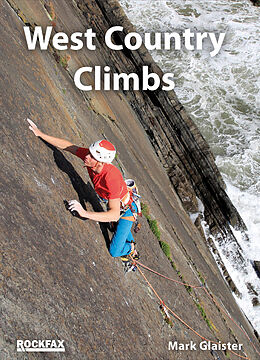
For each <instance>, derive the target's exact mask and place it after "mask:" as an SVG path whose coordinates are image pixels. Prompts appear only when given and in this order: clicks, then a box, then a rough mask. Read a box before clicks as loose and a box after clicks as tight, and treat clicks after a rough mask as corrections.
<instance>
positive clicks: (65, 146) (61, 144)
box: [27, 119, 78, 155]
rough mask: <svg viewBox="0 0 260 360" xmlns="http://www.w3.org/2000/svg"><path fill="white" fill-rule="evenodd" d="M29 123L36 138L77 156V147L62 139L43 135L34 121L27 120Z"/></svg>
mask: <svg viewBox="0 0 260 360" xmlns="http://www.w3.org/2000/svg"><path fill="white" fill-rule="evenodd" d="M27 121H28V123H29V124H30V126H29V129H30V130H32V132H33V133H34V135H35V136H37V137H40V138H42V139H43V140H45V141H46V142H47V143H49V144H51V145H53V146H55V147H58V148H59V149H61V150H65V151H69V152H71V153H72V154H74V155H75V154H76V151H77V150H78V146H77V145H74V144H72V143H71V142H70V141H68V140H65V139H60V138H56V137H54V136H50V135H47V134H45V133H43V132H42V131H41V130H40V129H38V127H37V126H36V125H35V123H34V122H33V121H32V120H30V119H27Z"/></svg>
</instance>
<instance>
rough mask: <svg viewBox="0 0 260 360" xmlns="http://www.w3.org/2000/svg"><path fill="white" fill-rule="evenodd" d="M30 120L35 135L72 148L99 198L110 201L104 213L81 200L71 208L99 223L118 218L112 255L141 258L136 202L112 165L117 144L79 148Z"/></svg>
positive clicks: (71, 151) (57, 145)
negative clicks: (136, 239) (136, 240)
mask: <svg viewBox="0 0 260 360" xmlns="http://www.w3.org/2000/svg"><path fill="white" fill-rule="evenodd" d="M27 121H28V123H29V129H30V130H31V131H32V132H33V133H34V135H35V136H37V137H40V138H42V139H43V140H45V141H46V142H48V143H49V144H51V145H53V146H55V147H57V148H59V149H61V150H65V151H69V152H70V153H72V154H73V155H76V156H77V157H79V158H80V159H82V160H83V161H84V164H85V165H84V167H86V168H87V170H88V173H89V177H90V179H91V181H92V183H93V186H94V189H95V191H96V193H97V195H98V197H99V198H100V199H101V200H102V201H105V202H106V203H107V209H108V210H107V211H104V212H94V211H86V210H85V209H83V207H82V206H81V204H80V203H79V202H78V201H77V200H70V201H69V210H70V211H71V212H72V211H77V213H78V214H79V215H80V217H82V218H87V219H91V220H94V221H98V222H114V221H115V222H117V221H118V225H117V228H116V231H115V233H114V235H113V238H112V240H111V243H110V247H109V252H110V254H111V256H113V257H118V256H121V257H125V256H128V257H129V255H131V256H132V257H133V258H137V257H138V253H137V251H136V249H135V246H134V244H135V243H134V238H133V235H132V233H131V228H132V225H133V222H134V221H135V213H137V207H136V204H135V203H134V202H132V203H131V197H130V195H129V192H128V189H127V186H126V183H125V181H124V179H123V176H122V174H121V172H120V170H119V169H118V168H117V167H115V166H114V165H112V164H111V163H112V161H113V160H114V158H115V155H116V149H115V147H114V145H113V144H111V142H109V141H107V140H99V141H96V142H94V143H93V144H91V145H90V146H89V148H84V147H79V146H76V145H74V144H72V143H71V142H70V141H68V140H65V139H60V138H56V137H53V136H50V135H47V134H45V133H43V132H42V131H41V130H40V129H39V128H38V127H37V126H36V125H35V123H34V122H33V121H32V120H30V119H27ZM122 213H123V215H122ZM120 214H121V216H120Z"/></svg>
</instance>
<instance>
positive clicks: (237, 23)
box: [120, 0, 260, 333]
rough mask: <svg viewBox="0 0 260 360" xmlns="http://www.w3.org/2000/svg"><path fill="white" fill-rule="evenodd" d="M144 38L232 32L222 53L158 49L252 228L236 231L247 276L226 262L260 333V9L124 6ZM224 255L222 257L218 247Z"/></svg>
mask: <svg viewBox="0 0 260 360" xmlns="http://www.w3.org/2000/svg"><path fill="white" fill-rule="evenodd" d="M120 3H121V5H122V6H123V8H124V10H125V12H126V14H127V16H128V17H129V19H130V21H131V22H132V23H133V24H134V25H135V27H136V31H137V32H139V33H140V34H144V33H145V32H151V33H155V32H162V33H164V32H176V31H177V32H179V33H182V32H183V31H184V30H185V29H187V28H189V29H191V30H192V31H193V32H201V33H202V32H214V33H216V34H218V33H220V32H225V33H226V36H225V40H224V44H223V46H222V48H221V50H220V52H219V53H218V54H217V55H216V56H215V57H211V56H210V54H209V53H210V51H212V46H211V44H210V43H209V42H208V43H207V42H206V43H205V44H204V46H203V49H202V50H194V51H188V50H185V49H183V48H182V49H181V50H180V51H176V50H174V49H173V50H167V51H166V50H153V51H151V54H152V56H153V58H154V60H155V61H156V62H157V63H158V64H159V66H160V67H161V68H162V69H163V71H164V72H171V73H174V80H175V92H176V94H177V96H178V98H179V100H180V101H181V103H182V104H183V105H184V107H185V108H186V110H187V112H188V113H189V114H190V116H191V117H192V118H193V120H194V121H195V123H196V124H197V126H198V127H199V129H200V131H201V133H202V134H203V136H204V137H205V139H206V141H207V142H208V144H209V145H210V147H211V149H212V151H213V153H214V155H215V158H216V164H217V166H218V168H219V169H220V171H221V173H222V176H223V178H224V181H225V183H226V185H227V193H228V195H229V197H230V198H231V201H232V202H233V204H234V205H235V207H236V208H237V209H238V211H239V213H240V215H241V216H242V218H243V220H244V222H245V224H246V226H247V228H248V236H249V242H247V241H245V240H244V239H243V237H242V236H241V234H240V233H239V232H237V231H235V230H233V232H234V234H235V236H236V238H237V240H238V241H239V243H240V245H241V247H242V249H243V252H244V256H245V258H246V259H247V260H248V262H247V269H243V270H247V271H246V272H247V275H245V272H244V271H243V272H242V271H239V268H238V267H237V266H236V264H234V263H232V258H228V259H227V258H225V256H224V255H223V261H224V263H225V265H226V267H227V269H228V271H229V272H230V274H231V275H232V278H233V280H234V282H235V283H236V286H237V287H238V289H239V291H240V292H241V293H242V297H241V298H236V300H237V302H238V303H239V305H240V306H241V308H242V309H243V311H244V312H245V314H246V315H247V317H248V318H249V320H250V321H251V322H252V324H253V326H254V327H255V329H256V330H257V331H258V332H259V333H260V306H257V307H253V305H252V294H251V295H250V294H249V293H248V288H247V286H246V283H247V282H248V281H249V282H250V283H251V284H252V285H253V286H254V287H255V289H256V290H257V291H258V292H259V293H260V281H259V279H258V278H257V276H256V274H255V272H254V270H253V268H252V265H251V261H253V260H258V261H260V91H259V89H260V20H259V19H260V8H257V7H255V6H253V5H252V3H251V2H250V1H249V0H237V1H233V0H208V1H203V0H186V1H183V0H120ZM219 251H220V253H223V251H222V249H221V248H219Z"/></svg>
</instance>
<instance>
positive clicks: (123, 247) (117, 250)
mask: <svg viewBox="0 0 260 360" xmlns="http://www.w3.org/2000/svg"><path fill="white" fill-rule="evenodd" d="M132 208H133V209H134V210H135V211H136V212H137V207H136V205H135V203H132ZM129 216H133V212H132V211H131V209H128V210H127V211H126V212H125V213H124V215H123V216H122V217H121V218H120V219H119V221H118V225H117V229H116V232H115V233H114V236H113V238H112V240H111V244H110V247H109V252H110V255H111V256H113V257H117V256H123V255H128V254H129V253H130V252H131V242H133V241H134V238H133V235H132V233H131V228H132V225H133V221H131V220H126V219H124V217H129Z"/></svg>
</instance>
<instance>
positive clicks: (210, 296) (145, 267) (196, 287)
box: [135, 260, 260, 355]
mask: <svg viewBox="0 0 260 360" xmlns="http://www.w3.org/2000/svg"><path fill="white" fill-rule="evenodd" d="M135 262H136V263H138V264H139V265H140V266H141V267H143V268H144V269H147V270H149V271H150V272H152V273H154V274H157V275H159V276H161V277H163V278H165V279H167V280H170V281H173V282H175V283H177V284H181V285H185V286H189V287H190V288H193V289H199V288H203V289H204V291H205V293H206V294H207V295H208V297H209V298H210V299H211V300H212V301H213V302H214V303H215V304H216V306H218V308H219V309H220V311H221V312H222V313H223V314H225V315H226V316H227V317H228V318H229V319H230V320H231V321H232V322H233V323H234V324H235V325H236V326H237V327H238V328H239V329H240V330H241V331H242V333H243V334H244V335H245V336H246V338H247V339H248V340H249V341H250V342H251V344H252V347H253V348H254V350H255V351H256V352H257V354H258V355H260V352H259V351H258V350H257V348H256V346H255V345H254V344H253V342H252V340H251V339H250V337H249V336H248V334H247V333H246V331H245V330H244V329H242V328H241V326H239V325H238V324H237V323H236V322H235V320H233V319H232V317H231V316H230V315H229V314H228V313H227V312H226V311H225V310H224V309H223V308H222V306H221V305H220V304H219V303H218V302H217V301H216V300H215V298H214V297H213V295H211V294H210V293H209V292H208V291H207V289H206V288H205V286H194V285H190V284H187V283H183V282H180V281H177V280H175V279H172V278H169V277H167V276H165V275H163V274H160V273H159V272H157V271H155V270H153V269H151V268H149V267H148V266H146V265H144V264H142V263H140V262H139V261H137V260H135Z"/></svg>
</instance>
